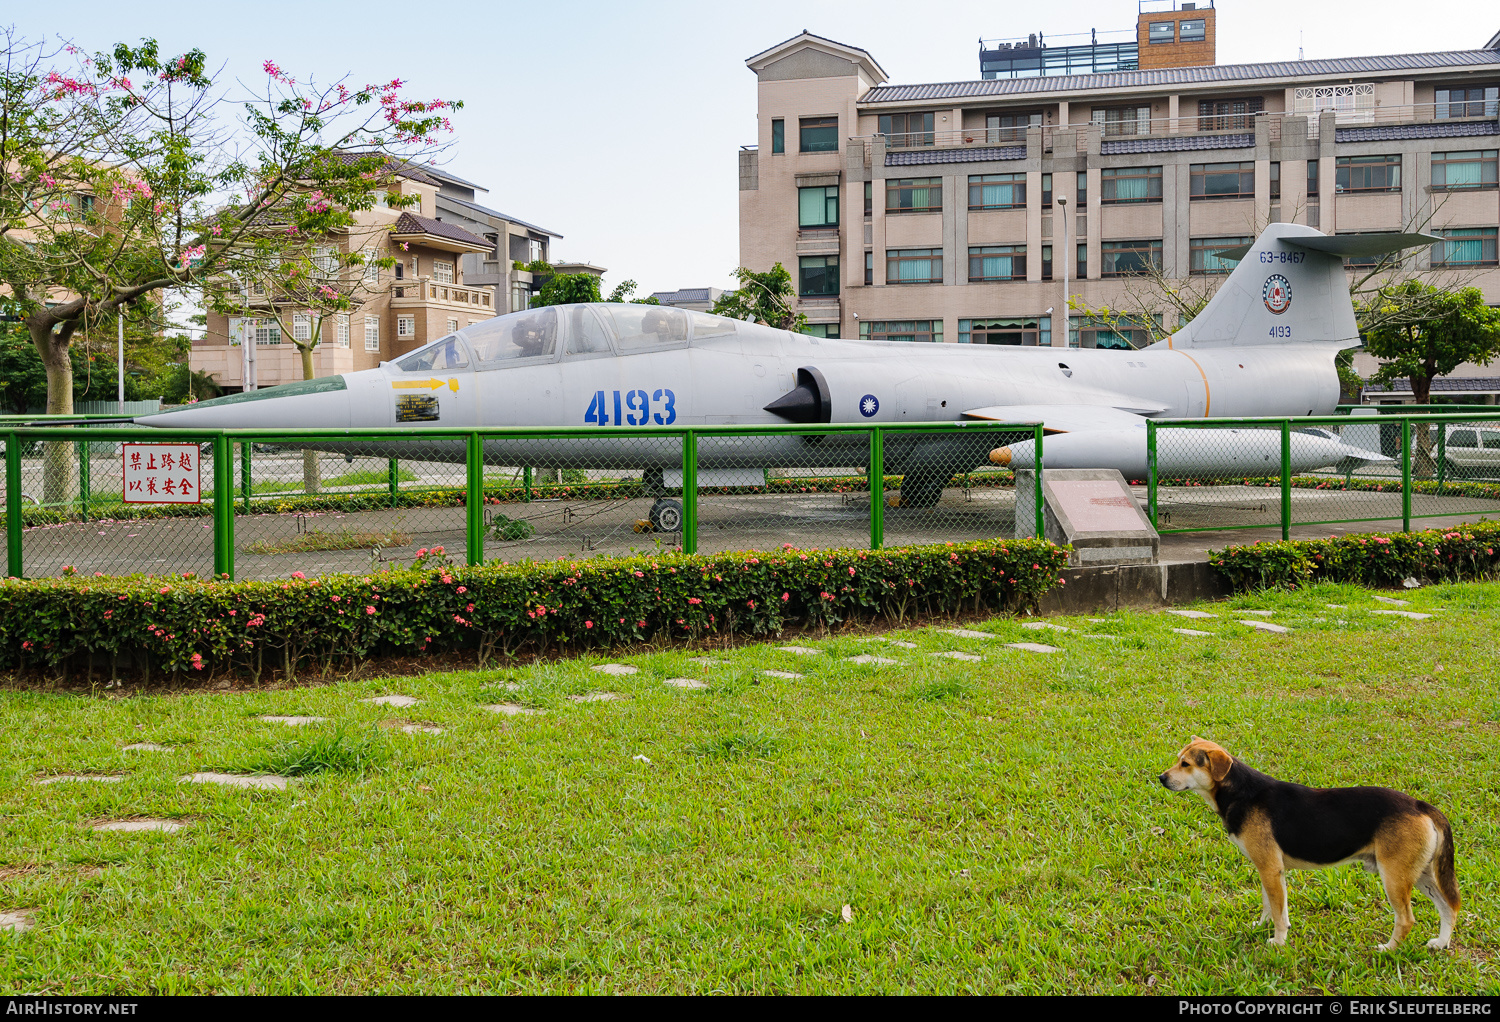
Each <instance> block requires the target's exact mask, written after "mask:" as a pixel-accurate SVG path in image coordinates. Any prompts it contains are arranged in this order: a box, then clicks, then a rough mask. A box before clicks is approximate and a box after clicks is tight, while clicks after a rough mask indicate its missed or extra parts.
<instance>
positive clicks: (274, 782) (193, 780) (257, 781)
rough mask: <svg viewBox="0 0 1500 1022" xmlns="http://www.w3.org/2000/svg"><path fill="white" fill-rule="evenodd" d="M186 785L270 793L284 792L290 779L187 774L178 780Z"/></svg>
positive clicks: (267, 776)
mask: <svg viewBox="0 0 1500 1022" xmlns="http://www.w3.org/2000/svg"><path fill="white" fill-rule="evenodd" d="M179 780H181V781H182V782H184V783H186V784H222V785H224V786H225V787H226V788H264V789H268V790H272V791H285V790H286V786H287V784H288V783H290V781H291V778H290V777H277V776H276V775H275V774H254V775H251V774H215V773H202V774H188V775H187V776H186V777H182V778H179Z"/></svg>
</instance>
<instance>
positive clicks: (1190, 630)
mask: <svg viewBox="0 0 1500 1022" xmlns="http://www.w3.org/2000/svg"><path fill="white" fill-rule="evenodd" d="M1172 631H1174V632H1176V633H1177V634H1178V635H1197V636H1201V637H1204V638H1212V637H1213V634H1214V633H1213V632H1200V631H1198V630H1197V629H1194V628H1174V629H1172Z"/></svg>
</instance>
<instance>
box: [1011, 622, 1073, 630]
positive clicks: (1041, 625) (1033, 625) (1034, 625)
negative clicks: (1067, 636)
mask: <svg viewBox="0 0 1500 1022" xmlns="http://www.w3.org/2000/svg"><path fill="white" fill-rule="evenodd" d="M1021 627H1022V628H1029V629H1030V630H1031V631H1033V632H1040V631H1049V632H1071V631H1072V630H1073V629H1071V628H1064V627H1063V626H1062V625H1054V624H1049V623H1048V622H1046V621H1027V622H1026V623H1025V624H1023V625H1021Z"/></svg>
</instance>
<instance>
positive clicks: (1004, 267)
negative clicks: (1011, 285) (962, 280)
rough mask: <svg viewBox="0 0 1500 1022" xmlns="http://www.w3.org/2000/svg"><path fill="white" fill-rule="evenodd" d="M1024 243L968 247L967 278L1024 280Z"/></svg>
mask: <svg viewBox="0 0 1500 1022" xmlns="http://www.w3.org/2000/svg"><path fill="white" fill-rule="evenodd" d="M1025 279H1026V246H1025V245H984V246H976V247H971V248H970V249H969V280H970V281H971V282H978V281H991V280H1025Z"/></svg>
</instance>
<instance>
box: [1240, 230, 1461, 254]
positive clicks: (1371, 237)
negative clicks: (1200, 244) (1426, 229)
mask: <svg viewBox="0 0 1500 1022" xmlns="http://www.w3.org/2000/svg"><path fill="white" fill-rule="evenodd" d="M1442 240H1443V239H1442V238H1438V237H1435V236H1433V235H1431V234H1401V233H1397V232H1391V233H1385V234H1325V235H1321V236H1318V237H1302V238H1283V239H1282V241H1283V242H1285V243H1286V244H1288V245H1291V246H1293V247H1295V248H1300V249H1304V250H1306V251H1308V252H1323V253H1326V254H1328V255H1336V256H1340V257H1342V258H1346V259H1347V258H1349V257H1363V256H1378V255H1385V254H1386V253H1387V252H1400V251H1401V250H1402V249H1405V248H1421V247H1422V246H1423V245H1431V244H1434V243H1436V242H1439V241H1442ZM1254 247H1255V246H1254V244H1253V243H1252V244H1249V245H1240V246H1238V247H1236V248H1221V249H1216V250H1215V251H1214V253H1213V254H1214V255H1215V256H1217V257H1218V258H1220V259H1243V258H1245V256H1247V255H1249V253H1250V250H1251V249H1252V248H1254Z"/></svg>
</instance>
